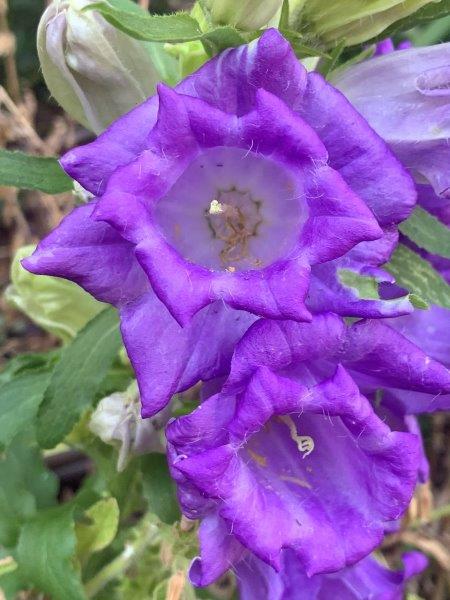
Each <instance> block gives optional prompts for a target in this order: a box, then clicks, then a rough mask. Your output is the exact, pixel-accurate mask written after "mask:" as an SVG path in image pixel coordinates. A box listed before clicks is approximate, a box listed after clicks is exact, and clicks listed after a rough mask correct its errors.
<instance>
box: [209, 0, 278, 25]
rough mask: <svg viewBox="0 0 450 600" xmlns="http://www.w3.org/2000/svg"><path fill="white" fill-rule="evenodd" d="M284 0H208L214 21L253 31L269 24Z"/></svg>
mask: <svg viewBox="0 0 450 600" xmlns="http://www.w3.org/2000/svg"><path fill="white" fill-rule="evenodd" d="M282 5H283V0H206V2H205V6H206V8H207V9H208V10H209V11H210V15H211V19H212V21H213V23H216V24H218V25H234V26H235V27H237V28H238V29H243V30H248V31H252V30H254V29H259V28H260V27H263V26H264V25H267V24H268V23H269V21H270V20H271V19H272V17H274V16H275V14H276V13H277V11H278V10H280V9H281V7H282Z"/></svg>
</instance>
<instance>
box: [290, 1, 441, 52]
mask: <svg viewBox="0 0 450 600" xmlns="http://www.w3.org/2000/svg"><path fill="white" fill-rule="evenodd" d="M435 1H436V0H370V1H368V0H339V2H330V0H290V2H289V7H290V13H291V18H292V21H291V24H292V26H293V27H295V28H296V29H300V30H301V31H305V32H307V33H308V34H309V33H313V34H315V35H317V36H318V37H319V38H320V39H322V40H323V41H324V42H326V43H328V44H332V43H335V42H338V41H340V40H343V39H345V40H346V41H347V44H348V45H352V44H359V43H361V42H365V41H366V40H369V39H371V38H373V37H374V36H376V35H379V34H380V33H382V32H383V31H384V30H385V29H386V28H387V27H389V26H390V25H392V23H395V21H398V20H400V19H403V18H404V17H407V16H408V15H411V14H412V13H414V12H416V11H417V10H419V8H422V6H425V5H426V4H429V3H430V2H435Z"/></svg>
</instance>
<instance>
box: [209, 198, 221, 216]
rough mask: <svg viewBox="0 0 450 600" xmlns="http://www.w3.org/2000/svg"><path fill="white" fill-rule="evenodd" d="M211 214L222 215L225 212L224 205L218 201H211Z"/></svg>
mask: <svg viewBox="0 0 450 600" xmlns="http://www.w3.org/2000/svg"><path fill="white" fill-rule="evenodd" d="M208 212H209V214H210V215H220V214H222V213H223V212H224V207H223V204H221V203H220V202H219V201H218V200H211V204H210V205H209V211H208Z"/></svg>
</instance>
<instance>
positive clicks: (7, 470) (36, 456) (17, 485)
mask: <svg viewBox="0 0 450 600" xmlns="http://www.w3.org/2000/svg"><path fill="white" fill-rule="evenodd" d="M0 481H1V482H2V484H1V486H0V544H1V545H3V546H5V547H6V548H12V547H13V546H15V544H16V543H17V537H18V534H19V530H20V527H21V526H22V524H23V523H24V522H25V521H26V520H27V519H29V518H31V517H33V515H34V514H35V513H36V511H37V509H39V508H47V507H49V506H52V505H53V504H54V503H55V499H56V492H57V488H58V484H57V480H56V477H55V476H54V475H53V473H51V472H50V471H48V470H47V469H46V468H45V466H44V464H43V462H42V459H41V456H40V453H39V450H38V449H37V448H36V447H32V446H30V445H29V443H28V442H27V440H26V439H25V438H24V436H19V437H17V438H16V440H14V442H13V444H11V446H10V447H9V448H8V450H7V451H6V453H5V454H4V456H3V458H2V459H1V460H0Z"/></svg>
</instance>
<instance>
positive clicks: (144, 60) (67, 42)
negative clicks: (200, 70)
mask: <svg viewBox="0 0 450 600" xmlns="http://www.w3.org/2000/svg"><path fill="white" fill-rule="evenodd" d="M92 2H93V0H54V1H53V2H52V3H51V4H50V6H49V7H48V8H47V9H46V11H45V12H44V14H43V15H42V18H41V21H40V24H39V28H38V38H37V46H38V53H39V59H40V61H41V67H42V72H43V75H44V78H45V81H46V83H47V86H48V88H49V90H50V92H51V93H52V95H53V96H54V97H55V99H56V100H57V101H58V102H59V104H61V106H62V107H63V108H64V110H66V112H67V113H68V114H69V115H71V116H72V117H73V118H74V119H76V120H77V121H79V122H80V123H82V124H83V125H84V126H85V127H87V128H88V129H91V130H92V131H94V132H95V133H100V132H101V131H103V130H104V129H105V128H106V127H107V125H109V124H110V123H111V122H112V121H114V120H115V119H117V118H118V117H120V116H121V115H123V114H124V113H126V112H128V111H129V110H131V109H132V108H133V107H134V106H136V105H137V104H140V103H141V102H143V101H144V100H145V99H146V98H148V97H149V96H150V95H152V94H153V93H154V91H155V86H156V84H157V83H158V81H160V80H161V79H164V80H165V81H167V82H168V83H173V82H174V81H173V80H174V77H176V70H177V64H176V61H175V59H174V58H173V57H171V56H169V55H167V54H166V53H165V52H164V49H163V48H162V46H161V45H160V44H159V45H158V44H152V43H147V42H140V41H137V40H134V39H132V38H131V37H129V36H128V35H126V34H125V33H122V32H121V31H119V30H118V29H116V28H115V27H113V26H112V25H110V24H109V23H108V22H107V21H106V20H105V19H104V18H103V17H102V16H101V15H100V14H99V13H98V12H96V11H91V10H88V11H83V8H85V7H86V6H88V5H89V4H92ZM130 6H131V8H130V10H140V9H139V7H137V6H136V4H134V3H133V2H131V1H130Z"/></svg>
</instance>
